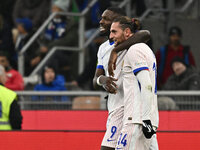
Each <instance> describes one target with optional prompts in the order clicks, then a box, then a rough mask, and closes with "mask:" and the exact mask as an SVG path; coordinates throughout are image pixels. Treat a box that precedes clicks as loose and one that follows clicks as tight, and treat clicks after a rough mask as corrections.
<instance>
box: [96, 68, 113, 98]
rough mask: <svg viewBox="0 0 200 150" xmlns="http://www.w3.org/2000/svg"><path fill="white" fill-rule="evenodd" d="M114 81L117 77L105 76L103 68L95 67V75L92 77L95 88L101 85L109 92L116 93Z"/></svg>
mask: <svg viewBox="0 0 200 150" xmlns="http://www.w3.org/2000/svg"><path fill="white" fill-rule="evenodd" d="M114 81H117V79H115V78H112V77H107V76H105V72H104V70H103V69H99V68H97V69H96V72H95V76H94V78H93V86H94V88H95V89H98V88H100V87H103V88H104V89H105V90H106V91H107V92H109V93H113V94H114V93H116V89H117V85H116V84H115V82H114Z"/></svg>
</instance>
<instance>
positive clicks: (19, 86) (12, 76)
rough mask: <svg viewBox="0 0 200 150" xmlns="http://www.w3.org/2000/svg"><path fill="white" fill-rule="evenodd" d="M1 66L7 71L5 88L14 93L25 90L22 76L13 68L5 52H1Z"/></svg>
mask: <svg viewBox="0 0 200 150" xmlns="http://www.w3.org/2000/svg"><path fill="white" fill-rule="evenodd" d="M0 65H2V66H3V67H4V68H5V70H6V78H7V79H6V82H5V87H7V88H8V89H11V90H14V91H21V90H24V81H23V78H22V76H21V74H20V73H19V72H18V71H17V70H15V69H13V68H12V67H11V65H10V62H9V60H8V57H7V55H6V54H4V53H3V52H0Z"/></svg>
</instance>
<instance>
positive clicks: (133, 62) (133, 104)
mask: <svg viewBox="0 0 200 150" xmlns="http://www.w3.org/2000/svg"><path fill="white" fill-rule="evenodd" d="M142 70H148V71H149V74H150V80H151V83H152V95H153V97H152V99H151V100H152V101H151V115H150V119H151V122H152V124H153V126H155V127H158V106H157V87H156V58H155V55H154V54H153V52H152V50H151V49H150V48H149V47H148V46H147V45H146V44H144V43H138V44H135V45H133V46H131V47H130V48H129V50H128V52H127V54H126V56H125V58H124V64H123V88H124V123H140V124H142V104H143V100H142V98H143V96H142V95H141V85H140V83H139V81H138V80H137V77H136V74H137V73H138V72H139V71H142Z"/></svg>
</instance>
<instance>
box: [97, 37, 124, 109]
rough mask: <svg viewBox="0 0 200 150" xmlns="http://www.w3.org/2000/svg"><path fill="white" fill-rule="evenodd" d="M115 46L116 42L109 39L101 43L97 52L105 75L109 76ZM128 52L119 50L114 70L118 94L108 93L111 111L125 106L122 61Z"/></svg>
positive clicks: (99, 63) (99, 66) (98, 66)
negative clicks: (109, 65)
mask: <svg viewBox="0 0 200 150" xmlns="http://www.w3.org/2000/svg"><path fill="white" fill-rule="evenodd" d="M113 48H114V43H110V42H109V40H107V41H106V42H104V43H103V44H101V46H100V47H99V51H98V54H97V57H98V64H97V68H98V69H103V70H104V71H105V75H106V76H109V74H108V61H109V58H110V53H111V51H112V50H113ZM125 54H126V50H124V51H122V52H119V54H118V59H117V62H116V70H114V74H115V76H114V78H117V79H118V81H116V84H117V86H118V89H117V93H116V94H110V93H109V95H108V111H109V113H110V112H112V111H114V110H115V109H117V108H119V107H122V106H123V97H124V92H123V85H122V72H121V70H122V62H123V59H124V56H125Z"/></svg>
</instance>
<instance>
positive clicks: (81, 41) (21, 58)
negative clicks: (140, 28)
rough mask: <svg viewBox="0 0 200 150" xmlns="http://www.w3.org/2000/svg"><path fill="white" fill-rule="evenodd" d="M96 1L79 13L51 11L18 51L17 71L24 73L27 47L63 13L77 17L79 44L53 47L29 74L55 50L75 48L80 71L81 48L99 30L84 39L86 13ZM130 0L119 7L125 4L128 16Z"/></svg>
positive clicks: (38, 68)
mask: <svg viewBox="0 0 200 150" xmlns="http://www.w3.org/2000/svg"><path fill="white" fill-rule="evenodd" d="M96 2H97V0H92V1H91V2H90V3H89V4H88V6H87V7H86V8H85V9H84V10H83V11H82V12H80V13H72V12H65V13H63V12H59V13H52V14H51V15H50V16H49V17H48V18H47V19H46V20H45V21H44V23H43V24H42V25H41V27H40V28H39V29H38V30H37V32H36V33H35V34H34V35H33V36H32V37H31V38H30V40H29V41H28V42H27V43H26V44H25V46H24V47H23V48H22V50H21V51H20V52H19V55H18V68H19V72H20V73H21V74H22V75H24V72H25V71H24V69H25V68H24V53H25V52H26V51H27V50H28V48H29V47H30V46H31V44H32V43H33V42H34V41H35V40H36V39H37V38H38V36H39V35H40V34H41V33H42V32H43V31H44V29H45V28H46V27H47V25H48V24H49V22H50V21H51V20H52V19H53V18H54V17H55V16H56V15H58V14H59V15H65V16H71V17H79V27H78V29H77V30H78V32H79V44H78V47H73V48H72V47H53V48H52V49H51V50H50V51H53V52H52V53H51V54H49V55H47V56H46V57H45V61H42V62H41V64H40V65H39V66H38V67H37V68H36V69H35V70H34V71H33V72H32V74H31V75H35V74H36V73H38V71H39V70H40V69H41V68H42V67H43V65H44V64H45V63H46V61H47V60H48V59H49V58H50V57H51V56H52V55H53V54H54V52H55V51H56V50H67V51H69V50H71V51H73V50H75V51H76V52H77V51H78V52H79V70H78V72H79V73H81V72H82V70H83V67H84V53H83V50H84V49H85V48H86V47H87V46H88V45H89V44H90V43H91V42H92V40H93V39H94V38H95V37H96V36H97V35H98V33H99V30H96V32H94V33H93V35H91V37H90V38H89V39H88V40H87V41H85V37H84V33H85V20H86V18H85V17H86V14H87V13H88V12H89V10H90V9H91V7H92V6H93V5H94V4H95V3H96ZM130 2H131V1H130V0H123V1H122V2H121V3H120V5H119V7H124V6H126V11H127V14H128V15H129V16H130V12H131V5H130Z"/></svg>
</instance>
